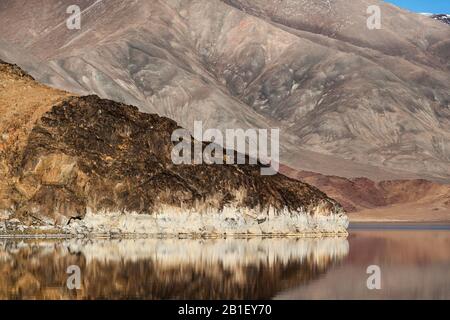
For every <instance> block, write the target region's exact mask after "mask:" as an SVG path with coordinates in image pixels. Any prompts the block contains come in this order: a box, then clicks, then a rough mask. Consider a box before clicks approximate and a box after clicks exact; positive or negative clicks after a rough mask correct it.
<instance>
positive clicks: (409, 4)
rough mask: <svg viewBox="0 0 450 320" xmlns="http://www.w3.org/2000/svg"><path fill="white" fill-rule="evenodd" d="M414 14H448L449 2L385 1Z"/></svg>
mask: <svg viewBox="0 0 450 320" xmlns="http://www.w3.org/2000/svg"><path fill="white" fill-rule="evenodd" d="M385 1H386V2H390V3H393V4H395V5H396V6H398V7H401V8H405V9H408V10H410V11H414V12H424V13H447V14H450V0H385Z"/></svg>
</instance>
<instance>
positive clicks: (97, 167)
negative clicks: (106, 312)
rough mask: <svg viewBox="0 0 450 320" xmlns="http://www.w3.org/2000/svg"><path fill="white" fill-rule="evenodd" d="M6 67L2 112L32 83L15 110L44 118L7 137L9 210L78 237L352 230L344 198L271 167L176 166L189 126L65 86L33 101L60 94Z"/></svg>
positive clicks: (3, 155)
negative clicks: (174, 154) (178, 133)
mask: <svg viewBox="0 0 450 320" xmlns="http://www.w3.org/2000/svg"><path fill="white" fill-rule="evenodd" d="M0 71H1V72H2V73H3V77H4V78H5V79H3V78H2V83H1V84H2V85H3V86H4V89H3V90H2V92H1V93H0V101H1V102H2V104H3V105H2V106H1V108H2V109H5V110H6V109H8V107H10V106H8V101H7V99H6V96H7V95H8V92H9V90H12V89H14V90H16V91H17V92H18V94H19V92H21V90H22V89H23V92H24V93H23V94H22V96H20V98H21V102H20V103H19V104H17V105H16V108H15V112H16V113H18V114H20V113H22V112H24V111H26V110H32V117H31V118H32V119H35V121H34V122H30V121H29V120H27V121H28V122H24V121H22V120H20V119H16V120H15V122H14V125H15V126H19V125H20V124H21V123H22V122H24V123H23V124H24V126H22V127H24V128H27V129H26V130H25V131H24V132H21V134H20V135H19V134H16V135H15V139H14V140H13V141H11V139H12V137H9V138H8V139H7V141H6V142H5V143H4V148H5V150H6V149H11V148H12V146H14V148H13V149H14V152H4V153H1V154H0V155H1V161H2V163H3V172H2V173H3V176H4V179H3V181H2V189H1V190H2V193H1V194H0V195H1V198H3V199H7V200H8V201H6V200H5V201H3V203H2V209H3V210H4V212H6V213H5V214H6V215H9V216H11V217H14V218H18V219H20V220H21V221H23V222H25V223H26V224H28V225H30V224H33V222H36V221H38V222H40V223H44V224H52V225H57V226H61V227H65V229H64V231H66V232H73V233H80V232H81V233H109V232H117V233H133V234H135V233H142V234H179V233H183V234H199V233H202V234H249V233H250V234H286V233H293V234H297V233H304V234H308V233H314V234H316V233H317V234H318V233H345V228H346V225H347V220H346V217H345V214H344V212H343V210H342V208H341V206H340V205H339V204H338V203H337V202H336V201H334V200H332V199H330V198H328V197H327V196H326V195H325V194H324V193H322V192H321V191H319V190H318V189H316V188H314V187H311V186H309V185H307V184H305V183H302V182H299V181H295V180H293V179H289V178H287V177H285V176H283V175H280V174H277V175H275V176H261V174H260V168H261V165H206V164H202V165H175V164H173V162H172V159H171V151H172V148H173V146H174V143H173V142H172V141H171V135H172V133H173V131H174V130H175V129H177V128H179V127H178V125H177V124H176V123H175V122H174V121H172V120H170V119H168V118H164V117H160V116H158V115H155V114H147V113H142V112H140V111H139V110H138V108H136V107H133V106H128V105H124V104H121V103H117V102H113V101H110V100H103V99H100V98H99V97H97V96H86V97H76V96H68V95H67V94H65V93H63V92H59V91H55V97H54V100H55V101H58V103H54V104H53V103H50V104H48V105H45V104H44V105H42V106H41V107H39V108H32V107H30V106H29V105H28V103H29V100H30V99H31V98H35V95H36V94H38V93H39V92H40V90H50V91H49V92H46V94H47V99H50V97H51V92H52V91H51V90H53V89H49V88H46V87H43V86H40V85H37V84H36V83H35V82H34V81H33V80H32V78H28V77H27V76H26V75H25V74H23V73H22V71H21V70H19V69H17V67H15V66H12V65H5V64H3V65H2V69H1V70H0ZM6 78H10V80H7V79H6ZM32 86H35V87H36V88H33V87H32ZM66 95H67V96H66ZM31 100H32V99H31ZM60 100H61V101H60ZM52 101H53V100H52ZM41 104H42V102H41ZM30 112H31V111H30ZM27 119H29V118H27ZM7 120H8V119H7V118H6V116H3V119H2V121H4V122H5V123H7V124H8V122H7ZM25 124H26V125H25ZM8 125H9V126H10V125H11V124H8ZM0 129H1V130H2V131H3V132H10V131H11V129H8V128H7V126H6V125H5V126H4V127H1V128H0Z"/></svg>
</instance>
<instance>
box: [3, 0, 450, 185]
mask: <svg viewBox="0 0 450 320" xmlns="http://www.w3.org/2000/svg"><path fill="white" fill-rule="evenodd" d="M72 4H73V3H72V2H71V1H68V0H64V1H56V0H49V1H45V2H44V3H42V4H41V5H39V6H38V7H33V9H32V10H31V8H30V10H26V9H24V8H27V5H28V1H26V0H4V1H2V2H1V4H0V28H1V29H2V34H1V35H0V38H1V40H2V41H3V42H0V57H1V56H3V57H5V56H6V55H8V57H13V58H14V62H16V63H18V64H19V65H23V67H24V68H26V70H28V71H30V72H31V73H32V75H34V76H35V77H36V78H37V79H38V80H40V81H42V82H44V83H47V84H49V85H52V86H55V87H58V88H63V89H66V90H69V91H71V92H76V93H81V94H88V93H89V94H90V93H94V94H97V95H99V96H100V97H102V98H108V99H111V100H115V101H119V102H123V103H126V104H132V105H136V106H138V107H139V108H140V110H141V111H145V112H149V113H157V114H159V115H161V116H167V117H169V118H171V119H174V120H175V121H177V122H178V123H180V125H182V126H183V127H185V128H189V129H191V128H192V126H193V122H194V121H195V120H202V121H204V123H205V125H206V126H208V127H214V128H219V129H225V128H244V129H245V128H267V127H279V128H281V132H282V159H281V161H282V163H285V164H286V165H289V166H290V167H292V168H295V169H297V170H307V171H312V172H320V173H323V174H327V175H337V176H342V177H350V178H354V177H360V176H363V177H368V178H370V179H372V180H376V181H380V180H386V179H404V178H426V179H432V180H435V181H449V180H450V172H449V170H448V168H449V162H450V105H449V103H450V65H449V61H450V60H449V52H450V31H449V28H450V27H449V25H447V24H444V23H442V22H440V21H436V20H434V19H432V18H430V17H427V16H423V15H418V14H413V13H410V12H406V11H404V10H401V9H399V8H397V7H395V6H392V5H390V4H387V3H385V2H383V1H378V0H377V1H372V0H358V1H347V0H330V1H317V0H288V1H276V0H258V1H247V0H223V1H220V0H186V1H179V0H164V1H163V0H151V1H148V0H145V1H144V0H137V1H124V0H109V1H94V0H83V1H78V5H79V6H80V8H81V11H82V12H81V16H82V20H81V28H80V30H69V29H68V28H67V27H66V20H67V19H68V18H69V15H68V14H67V13H66V10H67V7H68V6H69V5H72ZM370 5H378V6H379V7H380V9H381V14H382V25H381V29H379V30H369V29H368V28H367V18H368V15H367V14H366V12H367V8H368V6H370ZM11 51H12V52H11ZM16 52H17V54H16ZM19 52H22V53H19ZM25 53H26V54H25ZM26 57H27V58H26ZM29 61H37V62H36V63H30V62H29ZM36 64H39V65H41V67H39V68H38V67H37V66H36Z"/></svg>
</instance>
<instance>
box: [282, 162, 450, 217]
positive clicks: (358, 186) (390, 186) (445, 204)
mask: <svg viewBox="0 0 450 320" xmlns="http://www.w3.org/2000/svg"><path fill="white" fill-rule="evenodd" d="M281 172H282V173H283V174H285V175H287V176H289V177H292V178H295V179H298V180H300V181H303V182H306V183H308V184H311V185H313V186H315V187H317V188H319V189H320V190H322V191H323V192H326V193H327V194H328V195H329V196H330V197H333V198H334V199H336V200H337V201H339V203H341V204H342V206H343V207H344V208H345V210H347V211H348V212H349V217H350V220H351V221H352V222H358V221H366V222H367V221H372V222H376V221H380V222H381V221H383V222H389V221H392V222H393V221H403V222H408V221H409V222H449V221H450V185H448V184H440V183H436V182H432V181H427V180H386V181H380V182H375V181H372V180H370V179H367V178H354V179H347V178H342V177H336V176H325V175H322V174H319V173H313V172H306V171H301V172H299V171H296V170H293V169H292V168H289V167H286V166H283V167H282V169H281Z"/></svg>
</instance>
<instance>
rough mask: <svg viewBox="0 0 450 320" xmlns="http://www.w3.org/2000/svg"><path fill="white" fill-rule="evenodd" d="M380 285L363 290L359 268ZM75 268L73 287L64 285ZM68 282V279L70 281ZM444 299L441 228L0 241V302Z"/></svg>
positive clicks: (448, 259)
mask: <svg viewBox="0 0 450 320" xmlns="http://www.w3.org/2000/svg"><path fill="white" fill-rule="evenodd" d="M372 265H375V266H378V267H379V268H380V271H381V274H380V280H381V289H380V290H376V289H375V290H369V289H368V287H367V279H368V277H369V276H371V275H370V274H367V272H366V271H367V268H368V267H369V266H372ZM71 266H72V270H74V269H73V266H76V267H77V268H79V270H80V289H79V290H76V289H73V290H71V289H69V288H68V286H67V282H68V279H69V282H70V283H72V284H73V283H74V282H73V281H72V282H71V280H73V279H74V278H73V275H74V273H70V274H68V273H67V269H68V268H69V267H71ZM70 279H71V280H70ZM106 298H109V299H450V227H449V226H439V227H436V226H425V228H424V227H418V226H414V227H412V226H411V225H405V226H396V227H395V226H393V225H388V226H382V225H367V226H366V227H365V226H363V225H355V226H353V227H352V229H351V230H350V235H349V237H348V238H347V239H344V238H325V239H293V238H279V239H262V238H253V239H220V240H191V239H120V240H119V239H113V240H109V239H108V240H102V239H98V240H17V239H15V240H6V239H0V299H106Z"/></svg>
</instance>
